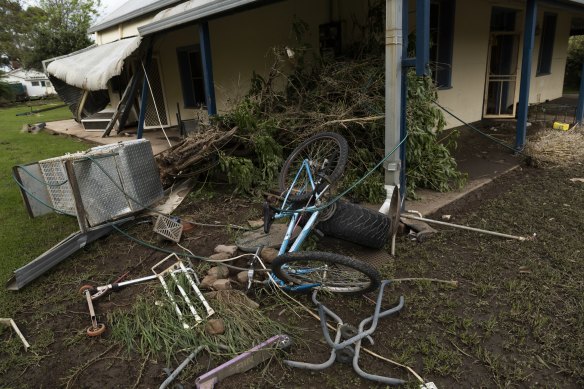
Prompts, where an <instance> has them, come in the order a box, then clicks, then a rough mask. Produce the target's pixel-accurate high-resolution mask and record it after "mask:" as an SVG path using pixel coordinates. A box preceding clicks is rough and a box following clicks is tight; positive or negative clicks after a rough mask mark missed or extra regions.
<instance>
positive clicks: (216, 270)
mask: <svg viewBox="0 0 584 389" xmlns="http://www.w3.org/2000/svg"><path fill="white" fill-rule="evenodd" d="M207 275H209V276H211V277H215V278H216V279H219V278H227V276H229V269H228V268H227V266H223V265H219V266H215V267H212V268H210V269H209V270H207Z"/></svg>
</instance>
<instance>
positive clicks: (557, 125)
mask: <svg viewBox="0 0 584 389" xmlns="http://www.w3.org/2000/svg"><path fill="white" fill-rule="evenodd" d="M553 127H554V130H562V131H568V130H569V129H570V125H569V124H568V123H562V122H554V126H553Z"/></svg>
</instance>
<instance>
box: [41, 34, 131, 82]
mask: <svg viewBox="0 0 584 389" xmlns="http://www.w3.org/2000/svg"><path fill="white" fill-rule="evenodd" d="M141 40H142V38H141V37H139V36H138V37H134V38H127V39H121V40H119V41H115V42H111V43H106V44H104V45H99V46H95V47H93V48H89V49H87V50H83V51H82V52H79V53H76V54H75V53H74V54H72V55H69V56H66V57H63V58H59V59H56V60H55V61H53V62H51V63H50V64H49V65H48V66H47V72H48V73H49V74H51V75H53V76H54V77H56V78H58V79H60V80H62V81H64V82H66V83H67V84H69V85H73V86H76V87H78V88H81V89H85V90H90V91H96V90H101V89H107V82H108V81H109V80H110V79H111V78H112V77H114V76H119V75H120V74H121V73H122V67H123V65H124V60H125V59H126V58H127V57H128V56H130V54H132V53H133V52H134V51H135V50H136V49H137V48H138V46H140V41H141Z"/></svg>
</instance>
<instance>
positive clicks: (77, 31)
mask: <svg viewBox="0 0 584 389" xmlns="http://www.w3.org/2000/svg"><path fill="white" fill-rule="evenodd" d="M0 1H4V0H0ZM99 6H100V0H39V2H38V9H36V10H35V11H34V14H33V13H32V12H30V13H29V17H30V18H31V19H32V20H31V23H34V28H33V29H31V31H30V33H29V37H30V46H31V49H30V51H29V52H28V53H27V55H25V56H24V58H25V59H24V62H25V64H26V66H27V67H34V68H37V69H42V64H41V61H42V60H44V59H49V58H53V57H57V56H60V55H65V54H69V53H72V52H74V51H77V50H80V49H82V48H84V47H87V46H89V45H91V44H92V43H93V42H92V40H91V39H90V37H89V35H88V34H87V29H88V28H89V27H90V25H91V23H92V21H93V20H94V18H95V17H96V16H97V15H98V7H99ZM31 8H32V7H30V8H29V9H28V10H30V9H31ZM28 10H27V12H28Z"/></svg>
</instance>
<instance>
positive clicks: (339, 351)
mask: <svg viewBox="0 0 584 389" xmlns="http://www.w3.org/2000/svg"><path fill="white" fill-rule="evenodd" d="M390 283H391V281H390V280H385V281H382V282H381V286H380V287H379V292H378V294H377V300H376V303H375V310H374V313H373V315H372V316H370V317H368V318H366V319H364V320H362V321H361V323H359V327H358V328H355V327H353V326H351V325H348V324H346V323H344V322H343V320H342V319H341V318H340V317H339V316H338V315H337V314H335V313H334V312H333V311H331V310H330V309H329V308H327V307H326V306H325V305H323V304H322V303H321V302H319V301H318V300H317V298H316V296H317V294H318V291H316V290H315V291H314V292H313V293H312V301H313V302H314V304H316V306H317V309H318V312H319V314H320V325H321V329H322V333H323V336H324V338H325V340H326V343H327V344H328V345H329V346H330V347H331V354H330V358H329V359H328V360H327V361H325V362H323V363H317V364H315V363H307V362H296V361H291V360H285V361H284V363H285V364H286V365H288V366H291V367H296V368H301V369H309V370H317V371H318V370H324V369H326V368H328V367H330V366H332V364H333V363H334V362H335V361H338V362H342V363H349V364H352V366H353V369H355V372H356V373H357V374H358V375H359V376H361V377H363V378H366V379H368V380H372V381H376V382H379V383H382V384H386V385H399V384H404V383H405V381H404V380H401V379H398V378H392V377H385V376H380V375H375V374H370V373H367V372H365V371H363V370H362V369H361V367H360V366H359V355H360V351H361V342H362V340H363V339H365V338H367V339H368V340H369V342H370V343H373V341H372V339H371V335H373V333H374V332H375V330H376V328H377V324H378V321H379V319H381V318H383V317H387V316H390V315H392V314H394V313H397V312H399V311H400V310H401V309H402V308H403V306H404V298H403V296H400V298H399V303H398V304H397V305H396V306H394V307H392V308H389V309H386V310H383V311H381V303H382V300H383V296H384V289H385V286H386V285H389V284H390ZM327 319H332V320H334V321H336V322H337V328H336V334H335V339H334V340H333V339H332V338H331V336H330V334H329V330H328V328H327V325H328V323H327ZM365 326H368V327H367V329H365Z"/></svg>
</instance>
